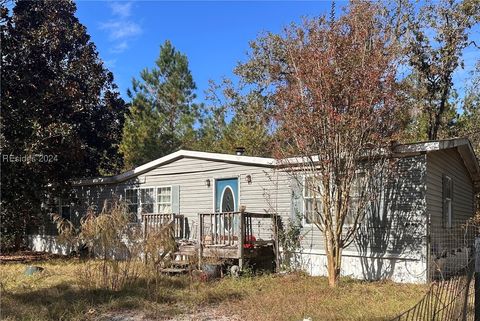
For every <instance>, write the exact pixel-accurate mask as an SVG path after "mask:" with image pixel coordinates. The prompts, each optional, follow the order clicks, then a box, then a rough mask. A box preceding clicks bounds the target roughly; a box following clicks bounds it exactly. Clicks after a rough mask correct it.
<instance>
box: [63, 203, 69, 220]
mask: <svg viewBox="0 0 480 321" xmlns="http://www.w3.org/2000/svg"><path fill="white" fill-rule="evenodd" d="M60 215H62V218H63V219H65V220H69V221H70V220H71V212H70V204H63V203H62V204H61V205H60Z"/></svg>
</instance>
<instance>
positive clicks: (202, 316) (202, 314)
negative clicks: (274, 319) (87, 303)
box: [98, 307, 242, 321]
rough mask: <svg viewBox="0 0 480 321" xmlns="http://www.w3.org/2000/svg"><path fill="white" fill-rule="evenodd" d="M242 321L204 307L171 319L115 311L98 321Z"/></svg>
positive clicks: (220, 311) (219, 310) (133, 312)
mask: <svg viewBox="0 0 480 321" xmlns="http://www.w3.org/2000/svg"><path fill="white" fill-rule="evenodd" d="M157 320H158V321H160V320H161V321H241V320H242V318H240V317H239V316H237V315H231V313H228V312H227V311H225V309H221V308H220V307H202V308H201V309H198V310H195V311H190V312H186V313H182V314H179V315H176V316H174V317H169V318H164V317H160V318H151V317H147V316H145V314H144V313H142V312H138V311H134V310H132V311H115V312H109V313H107V314H104V315H102V316H101V317H100V318H99V319H98V321H157Z"/></svg>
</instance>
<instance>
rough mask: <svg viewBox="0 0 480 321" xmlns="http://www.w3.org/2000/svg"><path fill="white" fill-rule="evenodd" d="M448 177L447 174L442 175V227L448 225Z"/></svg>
mask: <svg viewBox="0 0 480 321" xmlns="http://www.w3.org/2000/svg"><path fill="white" fill-rule="evenodd" d="M446 185H447V179H446V177H445V175H442V227H443V228H445V227H447V219H448V217H447V199H446V197H447V195H446V193H447V186H446Z"/></svg>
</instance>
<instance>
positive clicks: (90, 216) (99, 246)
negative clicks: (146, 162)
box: [53, 200, 176, 291]
mask: <svg viewBox="0 0 480 321" xmlns="http://www.w3.org/2000/svg"><path fill="white" fill-rule="evenodd" d="M131 216H132V215H131V214H130V213H129V211H128V205H127V204H126V203H125V202H122V201H119V200H112V201H111V202H105V204H104V206H103V208H102V210H101V212H100V213H98V214H97V213H95V211H94V210H93V209H92V208H89V209H88V210H87V214H86V215H85V216H84V217H83V218H82V219H81V221H80V226H79V227H75V226H74V224H72V223H71V222H70V221H68V220H66V219H64V218H62V217H61V216H60V215H57V214H55V215H53V220H54V222H55V223H56V225H57V229H58V231H59V237H58V240H59V242H60V244H62V243H63V245H65V246H69V247H70V248H72V249H76V248H77V249H78V248H86V249H88V252H89V255H88V257H89V258H97V259H98V260H90V261H86V262H85V264H84V265H82V266H81V268H80V269H79V270H78V275H79V278H80V281H81V284H83V285H84V287H87V288H96V289H104V290H113V291H117V290H121V289H124V288H126V287H129V286H132V284H133V283H135V282H136V281H137V280H138V279H139V277H140V275H143V277H144V278H145V279H146V281H147V286H149V285H150V283H153V284H155V285H158V272H157V270H158V268H160V267H164V266H165V265H168V264H169V262H170V260H171V259H172V256H171V253H173V252H174V250H175V248H176V243H175V240H174V238H173V234H172V226H171V224H166V225H165V226H162V227H161V228H159V229H152V230H149V231H148V234H146V235H145V233H146V230H143V229H142V226H141V225H137V224H132V223H131V222H132V217H131Z"/></svg>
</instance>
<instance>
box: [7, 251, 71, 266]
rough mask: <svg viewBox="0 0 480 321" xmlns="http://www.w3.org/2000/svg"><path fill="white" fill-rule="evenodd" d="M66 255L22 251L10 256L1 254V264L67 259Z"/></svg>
mask: <svg viewBox="0 0 480 321" xmlns="http://www.w3.org/2000/svg"><path fill="white" fill-rule="evenodd" d="M65 257H66V256H64V255H59V254H51V253H46V252H33V251H21V252H15V253H9V254H0V263H29V262H40V261H47V260H51V259H61V258H65Z"/></svg>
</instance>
